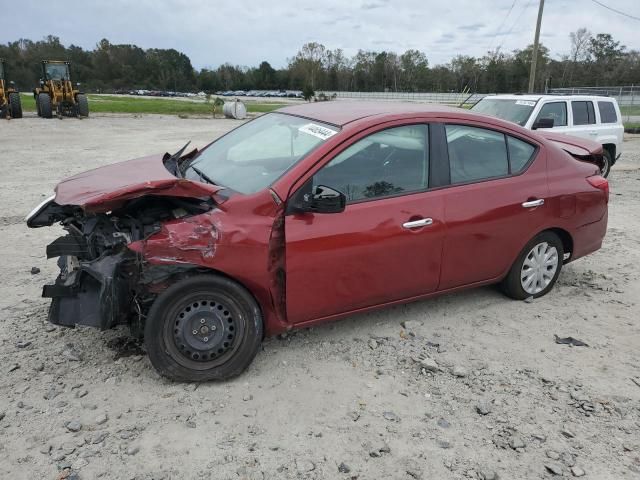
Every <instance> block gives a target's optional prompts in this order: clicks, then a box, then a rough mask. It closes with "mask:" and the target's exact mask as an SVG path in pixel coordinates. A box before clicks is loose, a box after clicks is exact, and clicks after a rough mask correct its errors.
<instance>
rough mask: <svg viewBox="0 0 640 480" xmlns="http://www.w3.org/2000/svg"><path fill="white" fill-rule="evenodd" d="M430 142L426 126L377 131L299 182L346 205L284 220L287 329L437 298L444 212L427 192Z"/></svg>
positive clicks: (437, 195) (434, 193) (438, 200)
mask: <svg viewBox="0 0 640 480" xmlns="http://www.w3.org/2000/svg"><path fill="white" fill-rule="evenodd" d="M428 143H429V142H428V126H427V125H424V124H418V125H415V124H414V125H405V126H400V127H394V128H388V129H384V130H380V131H377V132H374V133H372V134H371V135H368V136H366V137H364V138H362V139H361V140H359V141H357V142H355V143H352V144H351V145H350V146H348V147H346V148H345V149H343V150H342V151H341V152H339V153H337V154H336V155H335V156H333V157H332V159H327V163H325V165H324V166H323V167H322V168H321V169H320V170H319V171H318V172H316V174H315V175H314V176H313V177H312V179H311V180H310V181H309V182H307V184H306V186H308V187H309V188H310V187H312V186H318V185H325V186H329V187H331V188H333V189H336V190H339V191H341V192H343V193H344V194H345V195H346V196H347V206H346V209H345V210H344V211H343V212H341V213H333V214H317V213H316V214H313V213H303V214H291V215H287V217H286V219H285V235H286V242H287V243H286V271H287V275H286V302H287V317H288V321H289V322H291V323H301V322H307V321H312V320H317V319H320V318H325V317H330V316H333V315H339V314H341V313H346V312H350V311H354V310H358V309H362V308H366V307H369V306H373V305H379V304H383V303H387V302H393V301H395V300H402V299H407V298H411V297H415V296H419V295H423V294H426V293H429V292H433V291H435V290H436V289H437V287H438V282H439V276H440V259H441V254H442V241H443V234H444V224H443V214H444V205H443V202H442V197H441V194H440V193H439V192H438V191H429V190H428V178H429V149H428ZM304 188H305V187H303V188H302V189H301V190H303V189H304Z"/></svg>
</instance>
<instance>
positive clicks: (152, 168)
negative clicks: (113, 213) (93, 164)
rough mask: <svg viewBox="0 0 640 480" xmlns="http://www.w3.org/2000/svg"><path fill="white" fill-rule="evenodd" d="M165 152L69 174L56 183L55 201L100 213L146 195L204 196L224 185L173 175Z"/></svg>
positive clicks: (206, 196)
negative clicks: (69, 175) (167, 165)
mask: <svg viewBox="0 0 640 480" xmlns="http://www.w3.org/2000/svg"><path fill="white" fill-rule="evenodd" d="M165 155H166V154H164V155H162V154H158V155H151V156H148V157H142V158H137V159H134V160H128V161H125V162H120V163H114V164H112V165H107V166H104V167H99V168H96V169H94V170H89V171H87V172H83V173H80V174H78V175H74V176H73V177H69V178H67V179H65V180H63V181H62V182H60V183H59V184H58V185H57V186H56V188H55V192H56V195H55V200H54V201H55V203H57V204H58V205H77V206H80V207H82V208H83V209H84V210H85V211H89V212H96V213H97V212H107V211H109V210H112V209H113V208H116V207H118V206H119V205H121V204H122V203H123V202H124V201H126V200H130V199H133V198H138V197H142V196H145V195H158V196H168V197H188V198H203V199H204V198H210V197H211V196H212V195H214V194H215V193H216V192H218V191H220V190H221V189H222V187H219V186H216V185H209V184H205V183H200V182H194V181H191V180H187V179H184V178H178V177H176V176H174V175H172V174H171V173H170V172H169V170H167V169H166V167H165V166H164V162H163V160H164V158H165Z"/></svg>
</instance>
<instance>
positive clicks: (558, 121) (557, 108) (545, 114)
mask: <svg viewBox="0 0 640 480" xmlns="http://www.w3.org/2000/svg"><path fill="white" fill-rule="evenodd" d="M541 118H551V119H553V126H554V127H566V126H567V102H550V103H545V104H544V105H543V106H542V108H541V109H540V113H539V114H538V118H537V119H536V122H537V121H538V120H540V119H541Z"/></svg>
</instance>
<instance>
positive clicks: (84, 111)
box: [76, 93, 89, 117]
mask: <svg viewBox="0 0 640 480" xmlns="http://www.w3.org/2000/svg"><path fill="white" fill-rule="evenodd" d="M76 102H78V115H80V116H81V117H88V116H89V101H88V100H87V96H86V95H85V94H83V93H79V94H78V95H77V96H76Z"/></svg>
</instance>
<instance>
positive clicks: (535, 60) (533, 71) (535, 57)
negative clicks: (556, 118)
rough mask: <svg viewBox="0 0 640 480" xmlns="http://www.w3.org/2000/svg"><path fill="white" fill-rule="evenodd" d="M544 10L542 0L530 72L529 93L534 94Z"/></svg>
mask: <svg viewBox="0 0 640 480" xmlns="http://www.w3.org/2000/svg"><path fill="white" fill-rule="evenodd" d="M543 9H544V0H540V6H539V7H538V23H536V36H535V39H534V40H533V57H532V58H531V71H530V72H529V93H533V87H534V84H535V82H536V64H537V63H538V44H539V43H540V24H541V23H542V10H543Z"/></svg>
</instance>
